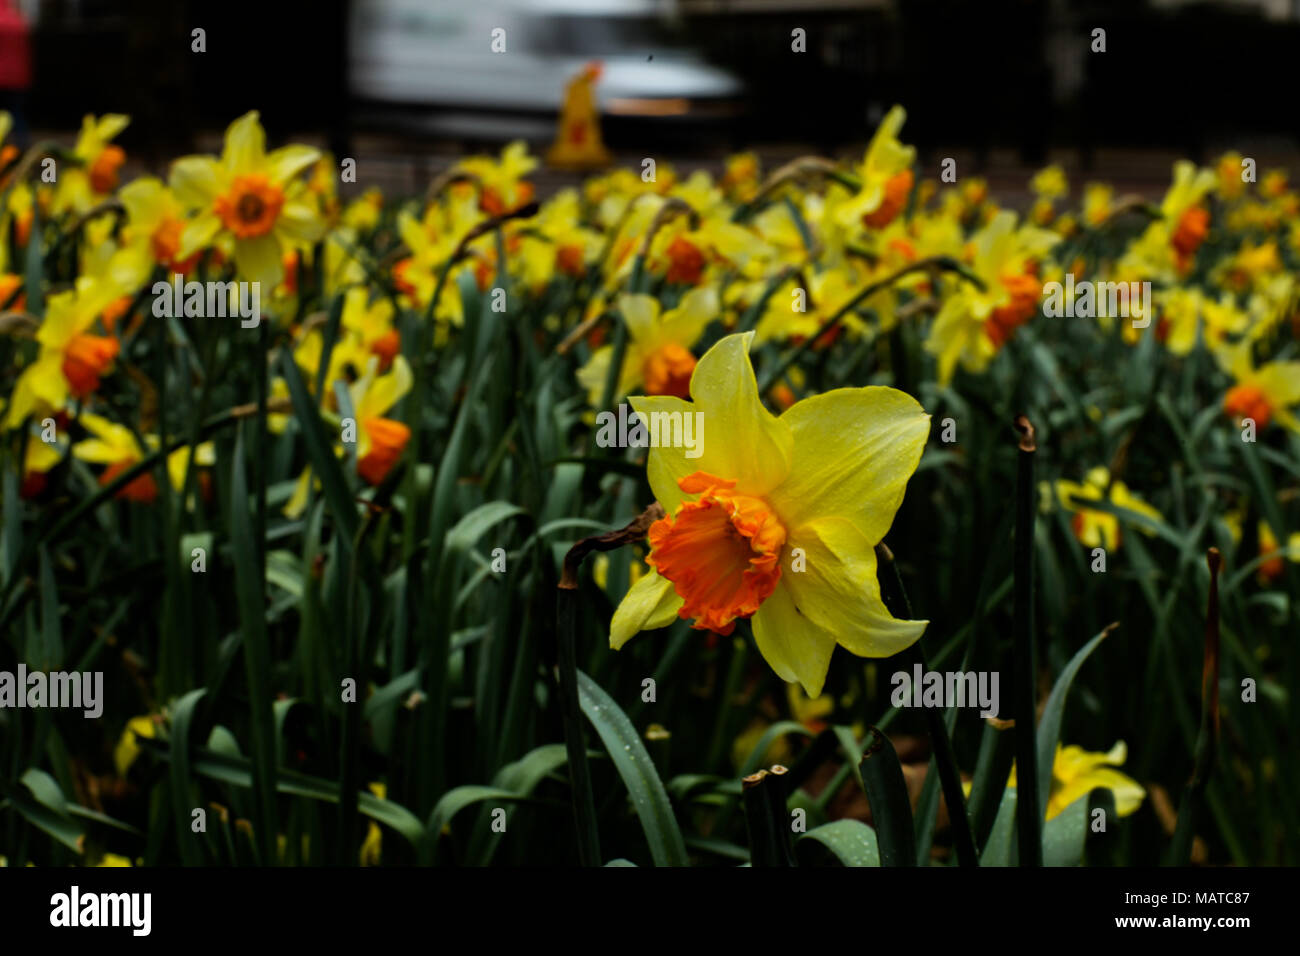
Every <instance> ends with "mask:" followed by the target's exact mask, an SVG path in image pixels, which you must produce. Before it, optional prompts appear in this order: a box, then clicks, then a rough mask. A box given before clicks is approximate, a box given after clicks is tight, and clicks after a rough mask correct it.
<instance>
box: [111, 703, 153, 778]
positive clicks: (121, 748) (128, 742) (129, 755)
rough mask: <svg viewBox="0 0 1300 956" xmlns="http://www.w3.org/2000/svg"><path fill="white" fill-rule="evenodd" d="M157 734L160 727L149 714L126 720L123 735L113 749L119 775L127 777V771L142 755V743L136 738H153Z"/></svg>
mask: <svg viewBox="0 0 1300 956" xmlns="http://www.w3.org/2000/svg"><path fill="white" fill-rule="evenodd" d="M156 736H158V727H157V725H156V724H155V723H154V719H153V717H152V716H150V715H149V714H143V715H141V716H139V717H132V718H131V719H130V720H128V721H127V722H126V727H125V728H124V729H123V730H122V736H121V737H120V738H119V739H118V741H117V746H116V747H115V748H114V749H113V765H114V766H115V767H117V775H118V776H119V777H125V776H126V772H127V771H128V770H130V769H131V764H133V763H135V760H136V758H137V757H139V756H140V744H139V743H138V742H137V740H136V738H137V737H145V738H147V739H150V740H152V739H153V738H154V737H156Z"/></svg>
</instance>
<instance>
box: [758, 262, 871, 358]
mask: <svg viewBox="0 0 1300 956" xmlns="http://www.w3.org/2000/svg"><path fill="white" fill-rule="evenodd" d="M851 281H852V279H851V277H850V276H849V275H848V274H846V271H845V270H843V269H834V270H830V271H827V272H819V273H816V274H814V275H812V276H810V277H809V279H808V285H809V288H807V289H805V288H803V287H802V286H800V285H799V283H798V282H796V281H794V280H793V279H792V280H791V281H789V282H787V283H785V284H784V285H783V286H781V288H779V289H777V290H776V292H774V293H773V294H772V297H771V298H770V299H768V300H767V308H766V309H765V310H764V312H763V317H762V318H761V319H759V320H758V326H757V327H756V328H755V330H754V331H755V332H756V333H757V336H756V341H758V342H759V343H760V344H761V343H763V342H786V341H791V340H793V341H795V342H798V341H800V340H802V339H806V338H808V337H809V336H810V335H816V334H817V330H818V329H820V328H821V327H822V325H824V324H825V323H826V321H827V320H828V319H830V317H831V316H833V315H835V314H836V313H837V312H838V311H839V310H840V308H841V307H842V306H843V305H844V304H845V303H846V302H848V301H849V300H850V299H851V298H853V296H854V295H856V294H857V293H858V291H859V288H858V287H857V286H854V285H851V284H850V283H851ZM845 329H847V330H848V331H849V333H850V334H851V335H854V336H860V335H862V334H863V333H865V332H866V330H867V326H866V323H865V322H863V321H862V319H861V318H859V317H858V316H857V315H854V314H853V313H849V314H847V315H845V316H844V318H842V319H841V320H840V324H839V325H838V326H836V327H835V328H834V329H832V330H831V331H830V332H829V333H827V335H826V336H825V341H821V340H819V341H818V342H817V343H815V346H816V347H818V348H821V347H824V346H826V345H829V344H830V343H831V342H833V341H834V340H835V339H836V338H837V337H838V335H839V333H840V331H841V330H845Z"/></svg>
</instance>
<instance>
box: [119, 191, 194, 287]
mask: <svg viewBox="0 0 1300 956" xmlns="http://www.w3.org/2000/svg"><path fill="white" fill-rule="evenodd" d="M118 198H119V199H120V200H121V201H122V205H123V206H125V207H126V217H127V225H126V227H125V228H124V230H123V232H124V235H125V237H126V244H127V246H128V247H134V248H138V249H139V250H140V251H141V253H142V254H144V255H145V256H147V258H148V259H149V261H150V262H151V263H156V264H157V265H159V266H161V267H162V268H163V269H165V270H167V271H168V272H169V273H171V272H180V273H188V272H189V271H190V270H191V269H192V268H193V267H194V264H195V262H196V261H197V259H198V256H197V255H193V256H190V257H189V258H188V259H181V258H180V255H179V254H180V250H181V234H182V233H184V231H185V209H184V207H182V206H181V204H180V201H179V200H178V199H177V198H176V197H175V196H174V195H173V194H172V191H171V190H170V189H168V188H167V186H166V185H165V184H164V183H163V181H162V180H160V179H156V178H154V177H152V176H142V177H141V178H139V179H137V180H134V181H132V182H130V183H127V185H125V186H123V187H122V190H121V192H119V193H118Z"/></svg>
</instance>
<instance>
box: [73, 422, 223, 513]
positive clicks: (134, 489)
mask: <svg viewBox="0 0 1300 956" xmlns="http://www.w3.org/2000/svg"><path fill="white" fill-rule="evenodd" d="M79 421H80V423H81V425H82V426H83V427H85V429H86V430H87V431H88V432H90V434H91V436H92V437H90V438H87V439H84V440H83V441H79V442H77V444H75V445H73V446H72V454H73V455H74V456H76V457H77V458H79V459H80V460H82V461H85V462H90V463H91V464H95V465H106V466H107V467H106V468H105V469H104V471H103V472H101V473H100V476H99V483H100V484H101V485H107V484H108V483H109V482H111V481H113V479H115V478H116V477H117V476H118V475H120V474H122V472H124V471H126V470H127V469H128V468H130V467H131V466H132V465H135V464H137V463H139V462H140V461H141V460H142V459H143V458H144V457H145V456H146V455H148V454H151V453H152V452H154V451H156V450H157V449H158V446H159V441H158V438H157V436H155V435H146V436H144V444H143V445H142V444H141V443H140V440H139V439H138V438H136V435H135V433H134V432H133V431H131V429H129V428H127V427H126V426H125V425H119V424H117V423H116V422H113V421H110V420H109V419H107V418H104V417H103V416H101V415H95V414H92V413H90V412H86V413H83V414H82V415H81V418H80V419H79ZM191 457H192V458H193V460H194V466H195V467H205V468H210V467H211V466H213V465H215V464H216V463H217V453H216V446H214V445H213V443H212V442H204V443H203V444H201V445H199V446H197V447H195V448H191V446H189V445H182V446H181V447H180V448H176V449H174V450H173V451H171V452H170V453H169V454H168V455H167V478H168V480H169V481H170V482H171V486H172V488H173V489H174V490H175V491H176V492H178V493H179V492H181V491H183V490H184V488H185V473H186V471H187V470H188V469H189V468H190V459H191ZM117 497H119V498H125V499H126V500H128V501H139V502H143V503H146V504H147V503H149V502H152V501H153V500H154V499H155V498H157V497H158V486H157V484H155V482H154V480H153V475H151V474H149V473H148V472H145V473H144V474H141V475H137V476H136V477H135V478H134V479H132V480H131V481H129V482H127V484H126V485H125V486H124V487H122V488H120V489H118V492H117Z"/></svg>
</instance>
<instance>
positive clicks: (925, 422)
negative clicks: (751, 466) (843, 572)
mask: <svg viewBox="0 0 1300 956" xmlns="http://www.w3.org/2000/svg"><path fill="white" fill-rule="evenodd" d="M781 421H782V422H785V423H787V424H788V425H789V426H790V430H791V432H792V434H793V435H794V464H793V465H792V467H791V469H790V475H789V477H788V478H786V480H785V481H784V482H783V483H782V484H781V485H780V486H778V487H777V488H776V489H775V490H774V491H773V492H772V493H771V495H769V496H768V500H769V501H770V502H771V504H772V506H773V507H774V508H776V510H777V513H778V514H779V515H780V516H781V520H782V521H783V522H784V523H785V526H786V528H787V529H793V528H797V527H799V526H800V525H802V524H805V523H807V522H808V521H811V520H813V519H816V518H821V517H824V516H828V515H839V516H841V517H844V518H848V519H849V520H850V521H852V522H853V524H854V525H856V526H857V528H858V530H859V531H861V532H862V534H863V535H864V536H865V537H866V538H867V540H868V541H869V542H870V543H871V544H872V545H875V544H876V543H877V542H879V541H880V540H881V539H882V538H884V536H885V532H887V531H888V530H889V526H890V525H891V524H893V521H894V512H896V511H897V510H898V506H899V504H900V503H901V502H902V500H903V492H904V491H905V490H906V488H907V481H908V479H909V478H911V477H912V473H913V472H915V471H916V466H917V463H918V462H919V461H920V458H921V451H922V450H923V449H924V448H925V443H926V440H927V439H928V437H929V434H930V416H929V415H927V414H926V413H925V410H924V409H923V408H921V405H920V403H918V402H917V401H916V399H914V398H912V397H911V396H910V395H908V394H907V393H905V392H900V391H898V390H897V389H893V388H883V387H879V386H873V387H871V388H854V389H849V388H841V389H835V390H833V391H830V392H826V393H824V394H822V395H814V396H813V397H811V398H806V399H804V400H803V401H801V402H798V403H796V404H795V405H793V406H791V407H790V409H789V410H787V411H786V413H785V414H784V415H782V416H781ZM709 424H712V423H709ZM713 434H715V435H716V434H717V431H716V430H715V431H714V433H713ZM724 434H725V433H724ZM716 474H723V473H722V472H717V473H716Z"/></svg>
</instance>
